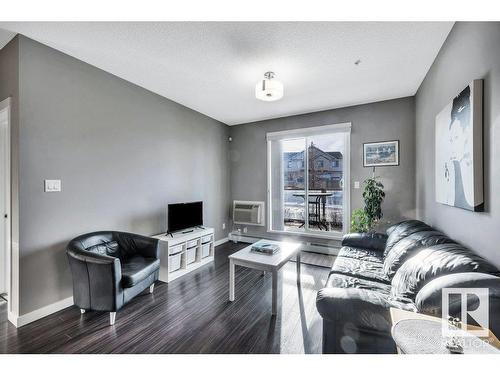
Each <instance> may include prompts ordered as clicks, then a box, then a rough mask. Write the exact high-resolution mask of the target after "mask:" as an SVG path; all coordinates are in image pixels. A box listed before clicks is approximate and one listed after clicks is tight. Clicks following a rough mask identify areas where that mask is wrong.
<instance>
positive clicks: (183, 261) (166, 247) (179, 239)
mask: <svg viewBox="0 0 500 375" xmlns="http://www.w3.org/2000/svg"><path fill="white" fill-rule="evenodd" d="M153 237H154V238H158V239H159V240H160V276H159V279H160V281H163V282H166V283H169V282H170V281H172V280H175V279H177V278H178V277H181V276H184V275H186V274H188V273H189V272H191V271H194V270H195V269H197V268H200V267H201V266H203V265H205V264H208V263H210V262H213V261H214V250H215V246H214V229H213V228H207V227H203V228H201V227H197V228H191V229H189V230H183V231H179V232H174V233H172V234H166V233H162V234H158V235H156V236H153Z"/></svg>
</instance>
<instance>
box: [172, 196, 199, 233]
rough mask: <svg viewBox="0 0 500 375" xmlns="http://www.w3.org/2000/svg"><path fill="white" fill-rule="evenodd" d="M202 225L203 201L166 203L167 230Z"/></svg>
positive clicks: (175, 230) (173, 230)
mask: <svg viewBox="0 0 500 375" xmlns="http://www.w3.org/2000/svg"><path fill="white" fill-rule="evenodd" d="M199 225H203V202H189V203H175V204H169V205H168V229H167V230H168V232H169V233H172V232H177V231H179V230H182V229H187V228H193V227H196V226H199Z"/></svg>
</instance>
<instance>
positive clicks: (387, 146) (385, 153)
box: [363, 140, 399, 167]
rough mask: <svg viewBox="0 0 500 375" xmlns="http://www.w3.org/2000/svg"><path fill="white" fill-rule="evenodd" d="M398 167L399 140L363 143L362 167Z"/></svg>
mask: <svg viewBox="0 0 500 375" xmlns="http://www.w3.org/2000/svg"><path fill="white" fill-rule="evenodd" d="M394 165H399V140H397V141H383V142H371V143H363V166H364V167H386V166H394Z"/></svg>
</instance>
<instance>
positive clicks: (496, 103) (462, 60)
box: [416, 22, 500, 265]
mask: <svg viewBox="0 0 500 375" xmlns="http://www.w3.org/2000/svg"><path fill="white" fill-rule="evenodd" d="M481 78H482V79H484V193H485V195H484V199H485V212H482V213H479V212H469V211H465V210H461V209H459V208H454V207H449V206H446V205H442V204H438V203H436V200H435V188H434V183H435V182H434V144H435V139H434V138H435V137H434V126H435V116H436V115H437V114H438V113H439V112H440V111H441V109H442V108H443V107H444V106H445V105H446V104H447V103H448V102H449V101H450V100H452V99H453V97H454V96H455V95H457V94H458V93H459V92H460V91H461V90H462V89H463V88H464V87H465V86H466V85H467V84H469V83H470V81H472V80H474V79H481ZM499 132H500V23H498V22H491V23H487V22H480V23H468V22H467V23H463V22H458V23H456V24H455V26H454V28H453V29H452V31H451V33H450V35H449V36H448V39H447V40H446V42H445V44H444V45H443V47H442V49H441V51H440V52H439V54H438V56H437V58H436V60H435V61H434V64H433V65H432V67H431V69H430V70H429V72H428V74H427V76H426V78H425V80H424V81H423V83H422V85H421V87H420V88H419V90H418V92H417V95H416V136H417V138H416V151H417V162H416V183H417V199H416V203H417V215H418V217H419V218H421V219H423V220H425V221H426V222H428V223H429V224H431V225H433V226H435V227H437V228H438V229H441V230H443V231H444V232H446V233H447V234H448V235H450V236H451V237H453V238H454V239H457V240H459V241H461V242H463V243H464V244H466V245H468V246H469V247H471V248H472V249H474V250H476V251H477V252H478V253H480V254H482V255H483V256H485V257H486V258H488V259H490V260H491V261H493V262H494V263H496V265H500V251H499V247H498V244H499V243H500V230H499V228H500V195H499V194H498V192H499V191H500V137H499Z"/></svg>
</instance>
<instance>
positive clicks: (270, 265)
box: [229, 240, 300, 315]
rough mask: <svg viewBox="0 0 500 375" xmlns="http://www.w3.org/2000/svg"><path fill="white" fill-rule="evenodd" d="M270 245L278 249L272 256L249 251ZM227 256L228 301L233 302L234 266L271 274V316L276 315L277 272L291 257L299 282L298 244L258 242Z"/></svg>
mask: <svg viewBox="0 0 500 375" xmlns="http://www.w3.org/2000/svg"><path fill="white" fill-rule="evenodd" d="M262 242H265V243H272V244H276V245H278V246H279V247H280V251H279V252H278V253H276V254H274V255H265V254H258V253H254V252H252V251H251V249H252V246H254V245H255V244H256V243H262ZM256 243H255V244H252V245H250V246H248V247H245V248H244V249H242V250H240V251H237V252H236V253H234V254H231V255H230V256H229V300H230V301H234V294H235V290H234V271H235V267H236V266H243V267H247V268H253V269H256V270H260V271H263V272H271V273H272V277H273V299H272V314H273V315H276V312H277V310H278V309H277V305H278V271H279V269H280V268H281V267H283V266H284V265H285V263H286V262H288V261H289V260H290V259H292V258H293V257H296V258H297V282H300V244H299V243H296V242H281V241H269V240H260V241H258V242H256Z"/></svg>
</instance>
